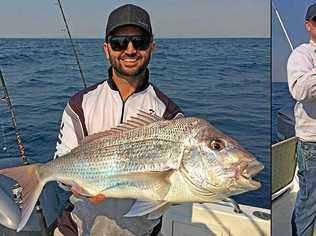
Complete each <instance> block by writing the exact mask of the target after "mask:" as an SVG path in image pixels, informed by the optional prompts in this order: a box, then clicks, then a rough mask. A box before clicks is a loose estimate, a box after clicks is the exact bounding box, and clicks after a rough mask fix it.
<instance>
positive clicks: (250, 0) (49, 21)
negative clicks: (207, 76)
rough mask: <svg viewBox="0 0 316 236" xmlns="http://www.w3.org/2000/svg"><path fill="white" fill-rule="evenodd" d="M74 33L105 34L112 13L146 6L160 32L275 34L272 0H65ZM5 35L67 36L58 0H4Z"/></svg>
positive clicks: (0, 30) (1, 32)
mask: <svg viewBox="0 0 316 236" xmlns="http://www.w3.org/2000/svg"><path fill="white" fill-rule="evenodd" d="M61 2H62V5H63V8H64V11H65V15H66V18H67V21H68V24H69V26H70V30H71V33H72V36H73V37H74V38H103V35H104V31H105V23H106V20H107V17H108V15H109V13H110V12H111V11H112V10H113V9H115V8H116V7H118V6H120V5H123V4H126V3H133V4H136V5H139V6H141V7H143V8H145V9H146V10H147V11H148V12H149V14H150V16H151V21H152V26H153V31H154V34H155V36H156V37H161V38H165V37H270V0H221V1H211V0H178V1H175V0H160V1H157V0H142V1H123V0H116V1H114V0H94V1H87V0H62V1H61ZM0 22H1V26H0V38H12V37H13V38H25V37H26V38H29V37H33V38H63V37H65V35H66V32H65V30H64V28H65V26H64V24H63V20H62V16H61V12H60V10H59V8H58V5H57V0H40V1H39V0H27V1H21V0H1V8H0Z"/></svg>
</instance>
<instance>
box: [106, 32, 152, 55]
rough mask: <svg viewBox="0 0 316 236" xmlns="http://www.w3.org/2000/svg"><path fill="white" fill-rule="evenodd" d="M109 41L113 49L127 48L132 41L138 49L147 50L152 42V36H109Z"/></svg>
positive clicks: (121, 49)
mask: <svg viewBox="0 0 316 236" xmlns="http://www.w3.org/2000/svg"><path fill="white" fill-rule="evenodd" d="M108 42H109V44H110V45H111V48H112V50H113V51H123V50H126V48H127V46H128V43H129V42H132V44H133V47H134V48H135V49H136V50H147V49H148V48H149V45H150V43H151V37H150V36H145V35H135V36H114V35H113V36H109V38H108Z"/></svg>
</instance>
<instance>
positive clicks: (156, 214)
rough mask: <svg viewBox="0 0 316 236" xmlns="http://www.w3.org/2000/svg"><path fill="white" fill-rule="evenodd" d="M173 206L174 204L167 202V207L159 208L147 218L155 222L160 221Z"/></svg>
mask: <svg viewBox="0 0 316 236" xmlns="http://www.w3.org/2000/svg"><path fill="white" fill-rule="evenodd" d="M171 205H172V203H170V202H167V203H166V204H165V205H163V206H161V207H160V208H158V209H157V210H155V211H153V212H151V213H149V215H148V216H147V219H148V220H154V219H158V218H160V217H161V216H162V215H163V214H164V213H165V212H166V211H167V210H168V208H169V207H170V206H171Z"/></svg>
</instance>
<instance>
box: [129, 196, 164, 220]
mask: <svg viewBox="0 0 316 236" xmlns="http://www.w3.org/2000/svg"><path fill="white" fill-rule="evenodd" d="M167 204H169V202H166V201H139V200H137V201H136V202H135V203H134V205H133V206H132V207H131V209H130V210H129V211H128V212H127V213H126V214H125V215H124V216H125V217H135V216H144V215H147V214H151V213H154V212H156V211H157V212H158V211H159V210H160V208H164V207H165V205H167ZM156 215H157V214H153V216H156ZM159 217H160V215H159ZM159 217H157V218H159Z"/></svg>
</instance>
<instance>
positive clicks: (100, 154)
mask: <svg viewBox="0 0 316 236" xmlns="http://www.w3.org/2000/svg"><path fill="white" fill-rule="evenodd" d="M262 169H263V165H262V164H261V163H260V162H258V161H257V160H256V159H255V158H254V157H253V156H252V155H251V154H250V153H249V152H247V151H246V150H244V149H243V148H242V147H241V146H240V145H239V144H238V143H237V142H236V141H234V140H233V139H231V138H230V137H228V136H226V135H225V134H223V133H222V132H220V131H218V130H216V129H215V128H214V127H213V126H211V125H210V124H209V123H208V122H207V121H205V120H203V119H199V118H194V117H188V118H178V119H174V120H162V119H161V118H159V117H158V116H156V115H151V114H148V113H145V112H140V113H139V114H138V115H137V117H132V118H131V119H130V120H129V121H128V122H126V123H124V124H123V125H120V126H118V127H116V128H113V129H111V130H109V131H105V132H102V133H98V134H94V135H91V136H88V137H87V138H85V139H84V140H83V141H82V142H81V143H80V145H79V146H78V147H77V148H75V149H73V150H72V151H71V152H70V153H68V154H66V155H64V156H61V157H59V158H58V159H55V160H52V161H50V162H48V163H46V164H32V165H27V166H19V167H14V168H8V169H3V170H0V174H2V175H6V176H8V177H10V178H12V179H14V180H16V181H17V182H18V183H19V184H20V185H21V187H22V209H21V215H22V217H21V221H20V223H19V225H18V228H17V231H20V230H21V229H22V228H23V227H24V226H25V224H26V223H27V221H28V219H29V217H30V215H31V213H32V210H33V208H34V206H35V204H36V201H37V199H38V197H39V195H40V193H41V191H42V189H43V187H44V185H45V184H46V183H47V182H49V181H60V182H62V183H64V184H66V185H68V186H71V188H72V190H74V191H76V192H79V193H80V194H81V195H83V196H95V195H97V194H104V195H105V196H106V197H114V198H135V199H137V200H138V201H137V202H136V203H135V204H134V205H133V207H132V208H131V209H130V210H129V212H128V213H127V214H126V215H125V216H126V217H131V216H141V215H146V214H149V215H148V217H150V218H157V217H159V216H161V214H162V213H163V212H164V211H165V210H166V208H167V207H168V206H169V205H170V204H172V203H183V202H213V201H218V200H221V199H223V198H226V197H228V196H230V195H235V194H239V193H243V192H246V191H250V190H255V189H258V188H259V187H260V183H259V182H256V181H254V180H252V176H254V175H255V174H257V173H258V172H259V171H260V170H262Z"/></svg>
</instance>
